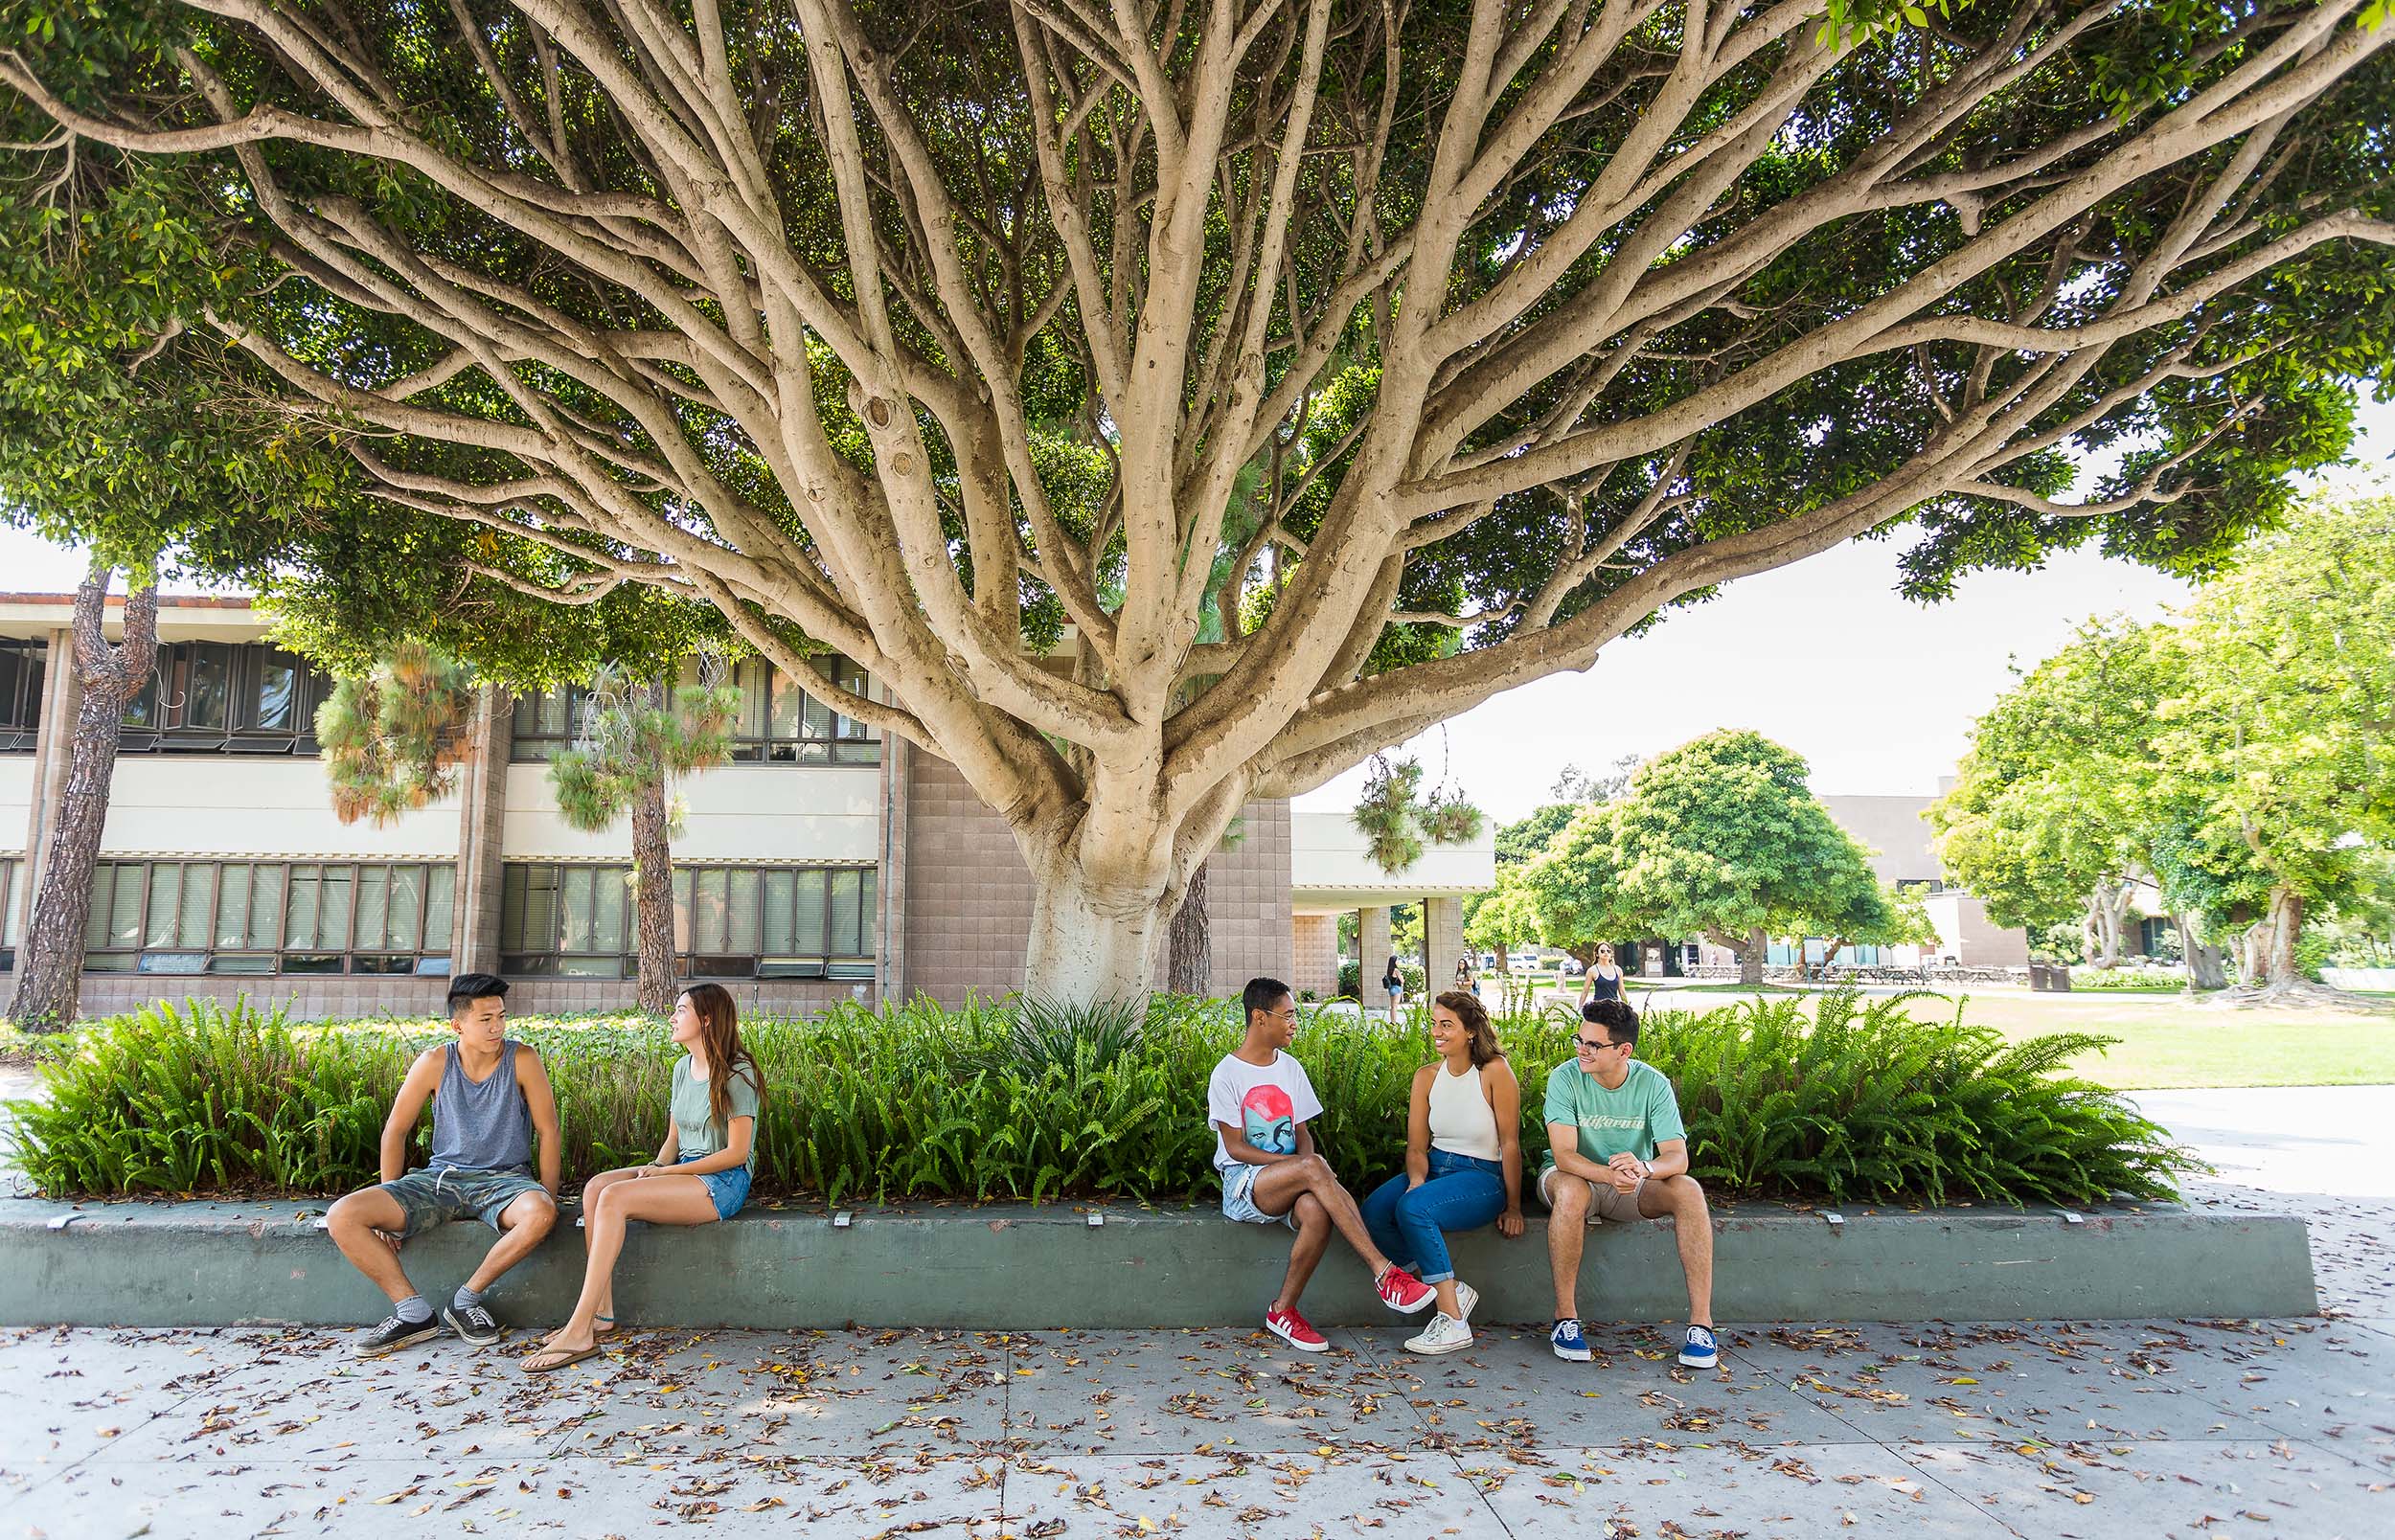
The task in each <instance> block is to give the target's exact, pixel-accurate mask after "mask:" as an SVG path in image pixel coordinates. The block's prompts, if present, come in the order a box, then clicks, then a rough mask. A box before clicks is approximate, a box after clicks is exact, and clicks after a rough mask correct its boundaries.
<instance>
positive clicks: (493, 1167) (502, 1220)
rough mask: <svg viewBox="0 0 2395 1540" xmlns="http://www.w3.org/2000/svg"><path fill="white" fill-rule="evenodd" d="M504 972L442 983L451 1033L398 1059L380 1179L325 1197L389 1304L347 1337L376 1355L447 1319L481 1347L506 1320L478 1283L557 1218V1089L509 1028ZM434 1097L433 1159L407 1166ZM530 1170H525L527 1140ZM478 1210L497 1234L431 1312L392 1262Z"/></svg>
mask: <svg viewBox="0 0 2395 1540" xmlns="http://www.w3.org/2000/svg"><path fill="white" fill-rule="evenodd" d="M507 992H508V985H507V981H506V980H505V979H502V978H499V977H497V976H496V975H494V974H489V973H461V974H459V975H458V976H457V977H456V978H454V979H451V980H450V981H449V1030H450V1031H451V1032H452V1033H454V1034H455V1037H456V1041H454V1042H449V1043H443V1044H441V1045H440V1046H439V1047H437V1048H428V1049H426V1050H424V1051H423V1052H422V1053H419V1054H417V1055H416V1062H415V1063H413V1064H411V1065H409V1066H408V1071H407V1078H406V1079H404V1080H402V1081H400V1082H399V1095H398V1096H396V1097H394V1098H392V1100H391V1115H390V1117H389V1118H387V1119H385V1120H384V1121H383V1124H382V1182H381V1184H380V1185H379V1186H376V1187H370V1188H367V1189H364V1190H363V1191H359V1192H353V1193H351V1194H350V1195H349V1196H348V1197H345V1198H343V1199H341V1200H340V1201H339V1202H338V1203H335V1204H334V1205H333V1206H332V1208H331V1210H330V1211H329V1212H327V1213H326V1215H325V1229H326V1231H327V1233H329V1234H331V1236H332V1243H333V1244H334V1245H335V1246H338V1247H339V1248H340V1249H341V1255H342V1256H343V1257H348V1258H349V1261H350V1265H352V1266H353V1267H355V1268H356V1269H357V1270H358V1271H359V1272H361V1273H363V1274H365V1275H366V1277H367V1278H368V1279H370V1280H373V1282H374V1284H375V1286H376V1288H378V1289H380V1290H382V1292H383V1293H384V1294H385V1295H387V1296H389V1298H390V1300H391V1314H390V1316H389V1318H388V1319H386V1320H385V1321H384V1322H383V1323H382V1325H378V1326H376V1327H375V1328H374V1329H373V1330H372V1331H369V1332H368V1333H366V1335H365V1336H363V1337H361V1338H359V1339H358V1340H357V1341H356V1342H354V1343H353V1344H352V1345H351V1347H350V1351H351V1352H352V1353H354V1355H355V1356H357V1357H359V1358H380V1357H382V1356H383V1355H384V1354H386V1353H391V1352H395V1351H397V1350H398V1349H399V1348H405V1347H407V1346H409V1345H410V1344H412V1343H419V1342H422V1341H424V1340H425V1339H427V1338H429V1337H435V1336H438V1335H439V1334H440V1332H441V1327H442V1325H444V1324H445V1325H447V1326H448V1328H449V1329H450V1330H451V1331H454V1332H456V1333H457V1334H458V1335H459V1336H460V1337H462V1338H464V1339H465V1340H466V1341H468V1342H470V1343H472V1344H474V1345H475V1346H476V1347H481V1346H483V1345H485V1344H487V1343H493V1342H497V1341H498V1340H499V1339H500V1338H501V1337H504V1336H506V1335H507V1332H508V1328H507V1327H506V1326H505V1325H502V1324H501V1323H500V1321H499V1318H498V1317H497V1316H496V1315H494V1314H493V1313H492V1312H491V1309H490V1306H489V1305H487V1304H485V1303H484V1302H483V1291H484V1290H486V1289H489V1288H490V1287H491V1285H493V1284H495V1283H496V1282H498V1280H499V1278H500V1276H501V1275H502V1274H504V1273H505V1272H507V1270H508V1269H509V1268H511V1267H513V1266H514V1265H515V1264H516V1263H517V1262H520V1261H522V1260H523V1259H524V1258H525V1257H528V1256H530V1255H531V1254H532V1249H533V1248H534V1247H535V1246H537V1245H539V1244H540V1240H541V1237H542V1236H544V1235H546V1234H549V1229H550V1227H551V1226H552V1225H554V1224H556V1223H557V1219H558V1181H559V1172H560V1170H561V1168H562V1165H563V1152H562V1150H561V1149H560V1147H559V1144H558V1098H557V1096H556V1094H555V1093H554V1092H553V1091H551V1089H550V1087H549V1076H548V1074H547V1072H546V1071H544V1070H543V1069H542V1068H541V1066H540V1055H539V1054H538V1053H535V1052H534V1051H533V1050H532V1048H531V1047H530V1046H529V1045H527V1044H524V1043H519V1042H516V1041H515V1040H514V1039H513V1038H511V1037H509V1036H508V1035H507V1014H508V1008H507ZM428 1100H429V1101H430V1102H431V1103H432V1159H431V1160H430V1161H429V1162H428V1163H427V1164H426V1165H425V1166H424V1168H423V1169H422V1170H421V1171H411V1170H409V1169H408V1168H407V1146H408V1144H409V1143H410V1141H411V1140H412V1139H413V1138H414V1136H415V1133H416V1121H417V1120H418V1119H419V1118H421V1117H422V1116H423V1112H424V1103H425V1102H426V1101H428ZM536 1135H537V1136H538V1138H539V1141H540V1174H539V1175H538V1176H537V1177H536V1176H534V1175H533V1140H534V1137H535V1136H536ZM468 1218H472V1219H479V1220H481V1221H482V1222H483V1223H484V1224H487V1225H489V1226H490V1228H491V1229H492V1230H495V1231H497V1232H498V1234H499V1238H498V1240H497V1242H496V1243H494V1244H493V1245H492V1246H491V1248H490V1251H489V1252H488V1253H486V1254H485V1255H484V1257H483V1259H482V1264H481V1265H480V1266H478V1267H476V1268H475V1269H474V1272H473V1276H471V1277H470V1278H468V1279H467V1280H466V1281H465V1282H464V1283H461V1284H459V1285H458V1289H457V1292H456V1293H455V1294H454V1295H452V1296H451V1297H450V1300H449V1302H448V1304H447V1305H446V1306H445V1307H444V1308H443V1309H442V1311H441V1316H440V1320H439V1321H435V1320H434V1318H433V1309H432V1305H431V1304H430V1303H429V1302H426V1301H425V1299H424V1297H423V1296H422V1295H421V1294H419V1293H417V1292H416V1285H415V1284H413V1283H411V1282H409V1281H408V1279H407V1274H406V1272H405V1271H404V1270H403V1269H402V1268H401V1267H400V1266H399V1247H400V1245H401V1243H402V1242H404V1241H406V1240H407V1239H408V1238H409V1237H411V1236H414V1235H421V1234H423V1233H424V1232H425V1231H427V1230H430V1229H432V1228H434V1227H435V1226H437V1225H443V1224H446V1223H447V1222H448V1221H450V1220H452V1219H468Z"/></svg>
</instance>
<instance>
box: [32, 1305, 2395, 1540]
mask: <svg viewBox="0 0 2395 1540" xmlns="http://www.w3.org/2000/svg"><path fill="white" fill-rule="evenodd" d="M1405 1334H1406V1333H1405V1331H1404V1330H1403V1329H1376V1330H1366V1331H1336V1332H1334V1333H1332V1336H1333V1339H1334V1344H1335V1348H1334V1351H1333V1352H1331V1353H1329V1354H1327V1355H1324V1356H1321V1357H1316V1358H1307V1357H1304V1356H1302V1355H1298V1354H1294V1353H1291V1352H1289V1351H1288V1350H1287V1349H1285V1348H1282V1347H1281V1346H1280V1345H1279V1344H1278V1343H1277V1342H1274V1341H1273V1340H1271V1339H1269V1338H1267V1337H1265V1336H1264V1335H1263V1334H1262V1333H1260V1332H1258V1333H1239V1332H1182V1333H1154V1334H1130V1333H1082V1332H1037V1333H1030V1334H1007V1335H981V1334H953V1333H951V1334H935V1333H909V1332H876V1333H866V1332H851V1333H816V1332H805V1333H756V1332H719V1333H662V1332H650V1333H639V1334H635V1335H633V1336H632V1337H630V1338H629V1339H628V1340H627V1341H625V1342H623V1343H621V1344H619V1345H617V1346H616V1347H615V1348H614V1349H613V1351H612V1352H611V1354H610V1355H609V1356H608V1357H606V1358H604V1359H595V1360H592V1361H590V1362H588V1363H586V1364H583V1365H580V1366H577V1367H576V1369H575V1370H568V1371H566V1372H565V1373H563V1374H560V1375H559V1376H558V1377H555V1378H549V1379H543V1378H537V1377H533V1376H528V1375H526V1374H524V1373H523V1372H522V1371H521V1370H520V1369H519V1368H518V1367H517V1363H516V1359H517V1357H518V1355H519V1354H521V1353H522V1352H524V1351H525V1350H526V1345H525V1344H523V1343H521V1342H517V1343H512V1344H509V1345H504V1346H502V1347H499V1348H490V1349H488V1350H483V1351H475V1350H473V1349H471V1348H466V1347H465V1346H464V1345H462V1344H459V1343H457V1342H455V1341H453V1340H444V1341H441V1342H438V1343H436V1344H433V1345H430V1346H428V1347H427V1348H419V1349H416V1350H414V1351H412V1352H408V1353H402V1354H400V1355H398V1356H396V1357H393V1358H390V1359H386V1360H382V1361H378V1362H373V1363H363V1364H361V1363H357V1362H354V1361H353V1360H350V1359H349V1358H347V1357H346V1356H345V1355H344V1353H343V1351H342V1348H343V1346H344V1342H345V1338H346V1334H341V1333H329V1332H322V1331H304V1332H277V1333H267V1332H259V1331H201V1332H167V1333H109V1332H102V1331H92V1330H78V1331H41V1332H31V1333H12V1334H11V1335H10V1337H9V1339H8V1340H7V1341H6V1343H5V1344H4V1345H0V1394H5V1395H6V1396H7V1397H8V1399H9V1402H10V1404H11V1407H12V1408H13V1410H14V1412H15V1415H14V1416H13V1417H12V1418H11V1421H12V1423H13V1424H14V1426H15V1427H16V1428H17V1430H18V1432H17V1433H16V1434H15V1435H14V1436H13V1437H12V1438H11V1439H10V1440H9V1445H8V1448H7V1452H6V1454H5V1455H0V1535H25V1536H36V1535H38V1536H50V1537H60V1536H79V1537H80V1536H91V1537H98V1540H106V1537H115V1536H131V1535H136V1534H148V1535H154V1536H194V1537H209V1540H215V1537H219V1536H251V1535H267V1534H272V1535H277V1536H302V1535H410V1536H414V1535H435V1536H445V1535H456V1534H469V1533H485V1534H492V1533H505V1534H538V1535H560V1536H594V1537H596V1536H605V1535H629V1534H632V1533H635V1532H643V1531H647V1530H649V1529H652V1528H655V1527H658V1526H673V1525H680V1524H686V1523H700V1522H716V1523H719V1524H727V1525H735V1526H737V1525H740V1524H741V1523H742V1522H743V1521H744V1520H746V1519H747V1518H748V1516H750V1515H755V1516H756V1517H757V1518H758V1519H760V1520H763V1521H764V1522H767V1523H772V1524H775V1525H777V1526H779V1525H783V1524H787V1523H788V1522H790V1521H792V1520H798V1521H803V1522H805V1523H806V1524H807V1525H808V1530H807V1532H808V1533H809V1534H810V1536H838V1537H868V1536H874V1537H879V1536H897V1535H918V1534H928V1535H944V1536H958V1537H963V1536H975V1537H982V1540H991V1537H995V1536H1000V1535H1007V1536H1015V1537H1018V1540H1034V1537H1037V1540H1045V1537H1049V1536H1089V1537H1097V1536H1112V1535H1124V1536H1140V1535H1149V1534H1165V1535H1175V1536H1185V1537H1195V1536H1205V1537H1214V1536H1249V1535H1252V1536H1257V1537H1259V1540H1282V1537H1289V1536H1312V1535H1376V1534H1377V1535H1386V1536H1392V1537H1394V1536H1469V1537H1487V1540H1500V1537H1508V1536H1517V1535H1519V1536H1530V1535H1552V1536H1558V1537H1561V1536H1565V1535H1571V1536H1592V1537H1595V1536H1603V1537H1611V1540H1626V1537H1631V1536H1656V1537H1664V1536H1671V1537H1706V1536H1709V1537H1728V1536H1737V1535H1744V1536H1756V1537H1760V1536H1766V1535H1791V1536H1794V1535H1822V1534H1837V1535H1845V1534H1850V1533H1852V1534H1859V1535H1873V1534H1890V1535H1893V1534H1913V1533H1917V1532H1919V1530H1920V1529H1922V1528H1924V1527H1927V1529H1929V1530H1931V1531H1932V1532H1935V1533H1939V1534H1947V1535H1962V1536H1970V1535H1983V1536H1988V1537H1991V1540H1994V1537H1999V1536H2003V1535H2006V1534H2008V1533H2009V1534H2015V1535H2022V1536H2032V1535H2034V1536H2038V1537H2040V1540H2045V1537H2051V1536H2088V1537H2098V1536H2101V1537H2107V1540H2110V1537H2116V1536H2141V1535H2163V1534H2177V1535H2185V1536H2194V1535H2200V1534H2212V1535H2227V1534H2237V1535H2256V1536H2266V1535H2267V1536H2323V1537H2326V1536H2347V1537H2351V1540H2366V1537H2375V1536H2380V1535H2384V1534H2386V1533H2388V1532H2390V1530H2391V1529H2395V1433H2391V1432H2390V1431H2389V1430H2390V1429H2395V1394H2391V1392H2395V1373H2390V1370H2395V1336H2389V1335H2386V1334H2384V1333H2381V1332H2379V1331H2376V1330H2374V1329H2371V1328H2365V1327H2360V1326H2355V1325H2349V1324H2343V1323H2325V1324H2324V1323H2321V1322H2317V1321H2307V1322H2291V1323H2282V1324H2276V1325H2273V1324H2267V1323H2264V1324H2228V1323H2222V1324H2212V1325H2182V1324H2153V1325H2110V1326H2102V1327H2073V1326H2067V1325H1987V1326H1950V1325H1925V1326H1919V1327H1886V1326H1864V1327H1850V1326H1833V1327H1817V1328H1816V1327H1806V1326H1775V1327H1769V1328H1732V1329H1731V1330H1729V1331H1727V1332H1725V1333H1724V1336H1723V1341H1722V1346H1723V1348H1724V1353H1723V1359H1722V1367H1721V1368H1720V1369H1719V1370H1712V1371H1708V1372H1703V1373H1692V1372H1691V1371H1689V1370H1682V1369H1679V1368H1678V1367H1677V1365H1676V1364H1674V1363H1673V1362H1672V1361H1671V1358H1670V1357H1669V1354H1668V1351H1667V1343H1666V1341H1665V1339H1664V1337H1663V1336H1662V1335H1661V1333H1660V1332H1659V1331H1657V1330H1655V1329H1654V1328H1647V1327H1641V1328H1634V1329H1633V1328H1626V1327H1607V1328H1601V1329H1598V1330H1596V1331H1594V1332H1593V1333H1592V1337H1593V1339H1594V1346H1595V1347H1596V1348H1598V1358H1597V1361H1596V1362H1595V1363H1593V1364H1588V1365H1567V1364H1562V1363H1560V1362H1558V1361H1557V1360H1555V1359H1554V1358H1553V1357H1552V1356H1550V1355H1549V1353H1548V1351H1547V1348H1546V1343H1545V1340H1544V1337H1543V1334H1542V1333H1541V1332H1540V1331H1538V1330H1536V1329H1526V1330H1519V1331H1509V1330H1502V1329H1498V1330H1489V1331H1484V1333H1483V1336H1482V1341H1481V1343H1480V1344H1479V1345H1478V1346H1477V1347H1476V1348H1473V1349H1472V1350H1471V1351H1468V1352H1465V1353H1462V1354H1457V1355H1455V1356H1452V1357H1448V1358H1445V1359H1431V1360H1424V1359H1417V1358H1414V1357H1411V1356H1410V1355H1408V1354H1406V1353H1404V1352H1403V1350H1402V1348H1400V1346H1399V1344H1400V1343H1401V1341H1402V1340H1403V1336H1404V1335H1405Z"/></svg>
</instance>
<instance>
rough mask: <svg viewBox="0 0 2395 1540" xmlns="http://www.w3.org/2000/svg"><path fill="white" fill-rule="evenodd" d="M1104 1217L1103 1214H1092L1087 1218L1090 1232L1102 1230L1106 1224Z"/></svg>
mask: <svg viewBox="0 0 2395 1540" xmlns="http://www.w3.org/2000/svg"><path fill="white" fill-rule="evenodd" d="M1105 1224H1106V1215H1105V1214H1102V1213H1093V1214H1091V1215H1090V1216H1089V1228H1090V1229H1092V1230H1097V1229H1100V1228H1102V1227H1103V1226H1104V1225H1105Z"/></svg>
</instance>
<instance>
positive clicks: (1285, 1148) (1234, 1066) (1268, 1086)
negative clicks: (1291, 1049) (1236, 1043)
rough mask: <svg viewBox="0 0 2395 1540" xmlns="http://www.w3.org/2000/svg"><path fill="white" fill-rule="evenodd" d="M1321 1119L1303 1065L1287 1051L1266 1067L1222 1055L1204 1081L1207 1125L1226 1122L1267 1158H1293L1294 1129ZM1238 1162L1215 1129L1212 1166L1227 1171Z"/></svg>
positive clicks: (1235, 1055)
mask: <svg viewBox="0 0 2395 1540" xmlns="http://www.w3.org/2000/svg"><path fill="white" fill-rule="evenodd" d="M1321 1116H1322V1101H1321V1099H1320V1098H1317V1097H1316V1096H1315V1095H1314V1084H1313V1082H1312V1080H1309V1079H1307V1078H1306V1066H1304V1065H1303V1064H1300V1063H1298V1062H1297V1061H1296V1060H1295V1059H1293V1058H1291V1057H1289V1055H1288V1054H1287V1053H1274V1054H1273V1056H1272V1062H1271V1063H1269V1064H1261V1065H1259V1064H1250V1063H1248V1062H1247V1061H1246V1060H1245V1059H1243V1058H1241V1057H1240V1056H1239V1055H1238V1054H1237V1053H1225V1054H1223V1055H1222V1062H1221V1063H1220V1064H1218V1065H1216V1066H1215V1067H1214V1074H1213V1076H1211V1077H1210V1078H1208V1079H1207V1081H1206V1120H1207V1121H1208V1122H1209V1123H1229V1124H1230V1125H1231V1126H1232V1127H1234V1128H1236V1129H1238V1130H1240V1132H1241V1134H1242V1135H1243V1137H1244V1138H1245V1139H1246V1141H1247V1143H1249V1144H1253V1145H1254V1146H1255V1147H1256V1148H1258V1149H1260V1150H1263V1151H1264V1152H1265V1153H1266V1154H1267V1155H1294V1154H1296V1153H1297V1125H1298V1124H1299V1123H1302V1122H1308V1121H1312V1120H1313V1119H1315V1118H1319V1117H1321ZM1238 1164H1239V1163H1238V1162H1237V1161H1235V1160H1233V1159H1231V1153H1230V1151H1229V1150H1227V1149H1225V1148H1223V1146H1222V1130H1221V1129H1220V1128H1217V1129H1215V1131H1214V1168H1215V1169H1216V1170H1218V1171H1227V1170H1229V1169H1230V1168H1231V1167H1232V1166H1236V1165H1238Z"/></svg>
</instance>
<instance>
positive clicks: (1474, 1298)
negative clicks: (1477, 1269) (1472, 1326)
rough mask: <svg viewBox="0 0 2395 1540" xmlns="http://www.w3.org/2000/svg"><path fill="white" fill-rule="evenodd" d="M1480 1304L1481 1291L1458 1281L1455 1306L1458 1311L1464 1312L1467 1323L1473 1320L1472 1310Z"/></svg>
mask: <svg viewBox="0 0 2395 1540" xmlns="http://www.w3.org/2000/svg"><path fill="white" fill-rule="evenodd" d="M1479 1302H1480V1291H1479V1290H1478V1289H1476V1288H1473V1287H1472V1286H1471V1284H1469V1283H1466V1282H1464V1281H1463V1280H1460V1279H1459V1280H1456V1284H1455V1305H1456V1308H1457V1309H1459V1310H1461V1311H1463V1312H1464V1319H1465V1320H1466V1321H1470V1320H1471V1312H1472V1308H1473V1307H1474V1306H1475V1305H1477V1304H1479Z"/></svg>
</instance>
